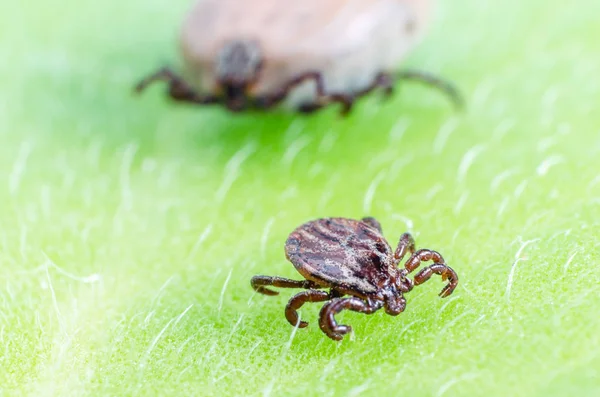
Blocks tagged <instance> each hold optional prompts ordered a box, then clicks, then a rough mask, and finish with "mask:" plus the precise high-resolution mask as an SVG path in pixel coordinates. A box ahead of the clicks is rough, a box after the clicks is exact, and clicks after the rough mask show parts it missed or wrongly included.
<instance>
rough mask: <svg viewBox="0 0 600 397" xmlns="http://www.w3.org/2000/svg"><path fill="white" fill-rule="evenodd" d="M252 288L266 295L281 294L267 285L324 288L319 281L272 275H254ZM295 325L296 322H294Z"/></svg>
mask: <svg viewBox="0 0 600 397" xmlns="http://www.w3.org/2000/svg"><path fill="white" fill-rule="evenodd" d="M250 284H251V285H252V288H254V290H255V291H256V292H260V293H261V294H265V295H270V296H273V295H279V292H277V291H273V290H272V289H269V288H265V286H268V285H272V286H273V287H279V288H304V289H316V288H323V287H321V286H320V285H318V284H317V283H315V282H313V281H309V280H302V281H298V280H290V279H289V278H283V277H276V276H275V277H272V276H254V277H252V279H251V280H250ZM294 325H295V324H294Z"/></svg>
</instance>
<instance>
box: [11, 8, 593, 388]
mask: <svg viewBox="0 0 600 397" xmlns="http://www.w3.org/2000/svg"><path fill="white" fill-rule="evenodd" d="M22 3H24V2H19V3H17V2H14V1H5V2H2V4H1V5H0V15H2V17H0V18H1V19H2V23H0V41H1V42H0V84H1V90H0V139H1V144H0V202H1V203H2V204H1V206H0V394H6V395H11V396H12V395H30V396H45V395H54V396H70V395H77V396H83V395H153V394H157V395H172V396H180V395H271V396H277V395H317V394H318V395H332V396H338V395H339V396H341V395H344V396H348V395H365V394H369V395H376V394H377V393H380V394H383V393H385V395H411V396H467V395H468V396H481V395H485V396H563V395H577V396H597V395H599V394H600V380H599V379H598V375H599V374H598V372H599V370H600V316H599V315H598V310H599V306H598V303H599V300H600V298H599V295H600V285H599V281H600V276H599V271H598V270H599V269H600V267H599V262H598V261H599V259H600V258H599V255H598V246H599V240H598V236H599V235H600V233H599V232H598V226H599V222H598V219H599V217H600V201H599V200H598V197H599V195H600V177H599V173H598V170H599V167H598V165H599V161H598V158H599V155H600V138H599V133H600V122H599V121H600V117H599V116H598V108H599V105H600V55H599V54H598V39H597V38H598V37H600V25H599V24H598V23H597V21H598V15H600V3H599V2H598V1H595V0H580V1H576V2H572V3H567V2H559V1H541V0H530V1H526V2H524V1H520V0H509V1H495V2H488V1H485V2H482V1H479V0H453V1H450V0H446V1H443V2H442V4H441V6H440V8H439V10H438V13H437V18H436V23H435V24H434V26H433V28H432V30H431V32H430V34H429V35H428V37H427V39H426V40H425V41H424V42H423V43H422V45H421V46H419V48H418V49H417V50H416V51H415V52H414V53H413V54H412V55H411V57H410V58H409V59H407V61H406V65H407V66H411V67H414V68H420V69H425V70H429V71H432V72H436V73H440V74H442V75H443V76H445V77H447V78H450V79H451V80H453V81H454V82H455V83H456V84H457V85H459V86H460V87H461V89H462V90H463V92H464V93H465V96H466V98H467V101H468V108H467V110H466V111H465V112H463V113H457V112H454V111H453V110H452V109H451V107H450V106H449V104H448V102H447V101H446V99H445V98H444V97H443V96H442V95H440V94H439V93H438V92H436V91H435V90H431V89H427V88H424V87H422V86H420V85H419V84H408V83H407V84H405V85H403V86H402V89H401V90H398V92H397V94H396V95H395V96H394V98H393V99H392V100H390V101H387V102H383V101H381V99H380V98H379V97H378V95H374V96H372V97H370V98H368V99H366V100H365V101H361V102H360V104H359V106H357V107H356V109H355V111H354V112H353V113H352V115H351V116H350V117H348V118H346V119H343V118H340V117H338V116H337V114H336V112H335V109H331V110H328V111H325V112H323V113H320V114H318V115H316V116H314V117H299V116H295V115H286V114H281V113H279V114H270V115H260V114H244V115H239V116H235V117H233V116H231V115H229V114H227V113H226V112H224V111H222V110H220V109H214V108H205V109H198V108H191V107H187V106H174V105H173V104H171V103H169V102H168V101H167V100H166V99H165V98H164V95H163V94H162V92H163V88H161V87H155V88H153V89H151V90H149V91H147V92H146V93H145V95H144V96H142V97H139V98H136V97H132V96H131V95H130V90H131V87H132V85H133V84H134V83H135V82H136V80H137V79H138V78H140V77H141V76H143V75H144V74H146V73H148V72H150V71H152V70H153V69H155V68H156V67H158V66H160V65H162V64H163V63H172V64H177V62H178V61H177V59H178V58H177V56H178V55H177V47H176V46H175V45H174V44H175V40H176V35H177V28H178V26H179V23H180V21H181V18H182V17H183V15H184V13H185V12H186V11H187V9H188V7H189V3H188V2H187V1H183V0H179V1H177V2H176V4H175V5H173V4H170V3H171V2H168V1H151V2H149V1H144V2H142V1H136V0H133V1H126V2H125V1H122V2H97V1H91V0H81V1H72V0H71V1H57V0H48V1H44V2H42V1H34V2H30V3H29V5H25V4H22ZM364 215H374V216H376V217H378V218H379V220H380V221H381V222H382V224H383V228H384V232H385V234H386V236H387V237H388V238H389V239H390V242H391V244H393V245H395V243H396V241H397V239H398V236H399V235H400V234H401V233H402V232H404V231H406V230H410V231H412V232H413V233H414V234H415V236H416V238H417V245H418V246H419V247H428V248H432V249H436V250H439V251H440V252H441V253H442V254H443V255H444V256H445V258H446V259H447V261H448V262H449V263H450V265H451V266H453V267H454V269H456V271H457V272H458V274H459V277H460V280H461V282H460V285H459V288H458V289H457V290H456V292H455V293H454V294H453V295H452V296H451V297H450V298H448V299H445V300H442V299H439V298H438V297H437V293H438V292H439V289H440V288H441V287H442V285H443V284H442V282H441V281H440V280H439V279H435V280H432V281H431V282H429V283H427V284H426V285H424V286H422V287H420V288H417V289H415V290H414V291H413V292H411V293H410V294H409V295H407V299H408V307H407V310H406V312H405V313H403V314H402V315H400V316H399V317H390V316H387V315H385V313H383V312H381V313H377V314H375V315H372V316H365V315H361V314H357V313H344V314H341V315H340V316H339V319H340V321H341V322H343V323H346V324H351V325H352V326H353V327H354V331H355V333H354V335H353V336H352V337H348V338H346V339H344V340H343V341H342V342H341V343H335V342H333V341H331V340H329V339H328V338H326V337H325V336H324V335H323V334H322V333H321V331H320V330H319V328H318V327H317V326H316V319H317V315H318V310H319V308H320V305H319V304H314V305H307V306H306V307H305V308H304V309H303V310H302V313H301V314H302V317H303V318H305V319H308V320H309V321H310V322H311V323H312V324H311V325H310V326H309V327H308V328H307V329H303V330H298V332H296V333H295V335H294V332H293V328H292V327H290V326H289V325H288V324H287V322H286V321H285V318H284V317H283V308H284V305H285V303H286V301H287V298H288V297H289V296H291V295H292V293H293V292H294V291H284V292H283V293H282V294H281V295H280V296H279V297H264V296H259V295H254V294H253V291H252V290H251V288H250V286H249V279H250V277H251V276H252V275H255V274H268V275H281V276H288V277H293V278H298V275H297V274H296V273H295V270H294V269H293V267H292V266H291V265H290V264H289V263H288V262H286V260H285V258H284V253H283V243H284V241H285V238H286V237H287V234H288V233H289V232H290V231H291V230H292V229H293V228H295V227H296V226H298V225H299V224H301V223H302V222H305V221H307V220H310V219H313V218H316V217H320V216H346V217H362V216H364Z"/></svg>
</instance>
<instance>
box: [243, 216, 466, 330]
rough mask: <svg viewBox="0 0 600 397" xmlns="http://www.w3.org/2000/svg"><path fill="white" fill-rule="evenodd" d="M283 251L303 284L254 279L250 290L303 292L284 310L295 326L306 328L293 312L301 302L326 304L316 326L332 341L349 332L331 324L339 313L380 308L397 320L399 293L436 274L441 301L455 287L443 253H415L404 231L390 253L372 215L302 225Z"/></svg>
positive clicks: (345, 327)
mask: <svg viewBox="0 0 600 397" xmlns="http://www.w3.org/2000/svg"><path fill="white" fill-rule="evenodd" d="M285 253H286V257H287V259H288V260H289V261H290V262H292V264H293V265H294V267H295V268H296V270H297V271H298V272H299V273H300V274H301V275H302V276H303V277H304V279H305V280H302V281H298V280H290V279H286V278H282V277H271V276H254V277H252V280H251V285H252V287H253V288H254V289H255V290H256V291H257V292H260V293H262V294H265V295H278V294H279V293H278V292H276V291H274V290H272V289H269V288H266V287H267V286H274V287H279V288H303V289H306V291H303V292H300V293H298V294H296V295H294V296H293V297H292V298H291V299H290V300H289V302H288V304H287V306H286V308H285V317H286V319H287V320H288V322H289V323H290V324H291V325H293V326H298V327H299V328H304V327H306V326H308V323H307V322H306V321H299V317H298V312H297V311H298V309H300V308H301V307H302V305H303V304H304V303H306V302H327V303H325V305H324V306H323V308H322V309H321V312H320V315H319V326H320V328H321V330H322V331H323V332H324V333H325V334H326V335H327V336H328V337H330V338H331V339H334V340H341V339H342V338H343V337H344V335H345V334H347V333H349V332H351V331H352V328H351V327H350V326H349V325H340V324H338V323H337V321H336V320H335V315H336V314H338V313H340V312H341V311H342V310H351V311H355V312H360V313H365V314H372V313H375V312H376V311H377V310H379V309H381V308H384V309H385V312H386V313H387V314H389V315H392V316H397V315H398V314H400V313H402V312H403V311H404V309H405V308H406V300H405V299H404V294H405V293H407V292H410V291H411V290H412V289H413V288H414V286H416V285H421V284H423V283H424V282H425V281H427V280H429V279H430V278H431V276H432V275H434V274H439V275H440V276H441V277H442V280H447V281H448V283H447V284H446V286H445V287H444V288H443V289H442V291H441V292H440V294H439V295H440V296H441V297H442V298H445V297H447V296H449V295H450V294H452V292H453V291H454V289H455V288H456V286H457V284H458V276H457V275H456V272H455V271H454V270H452V268H451V267H449V266H448V265H447V264H446V262H445V261H444V258H443V257H442V255H440V254H439V253H438V252H436V251H432V250H429V249H420V250H418V251H415V241H414V239H413V237H412V236H411V235H410V234H409V233H404V234H403V235H402V236H401V237H400V242H399V243H398V247H397V248H396V250H395V251H393V250H392V248H391V247H390V245H389V243H388V242H387V241H386V239H385V238H384V237H383V233H382V230H381V225H380V223H379V222H378V221H377V220H376V219H374V218H371V217H367V218H363V219H361V220H355V219H347V218H324V219H317V220H314V221H310V222H307V223H305V224H303V225H301V226H300V227H298V228H297V229H296V230H294V231H293V232H292V233H291V234H290V236H289V237H288V239H287V241H286V243H285ZM407 253H410V257H409V258H408V259H407V260H406V262H405V263H404V267H403V268H400V267H399V266H398V265H399V264H400V262H401V261H402V259H403V258H404V256H405V255H406V254H407ZM427 261H432V262H433V264H431V265H429V266H427V267H425V268H423V269H421V270H420V271H419V272H418V273H417V274H416V275H415V276H414V279H413V280H411V279H410V278H408V275H409V274H410V273H411V272H413V271H414V270H416V269H417V268H418V267H419V265H421V263H422V262H427ZM321 289H329V292H326V291H322V290H321Z"/></svg>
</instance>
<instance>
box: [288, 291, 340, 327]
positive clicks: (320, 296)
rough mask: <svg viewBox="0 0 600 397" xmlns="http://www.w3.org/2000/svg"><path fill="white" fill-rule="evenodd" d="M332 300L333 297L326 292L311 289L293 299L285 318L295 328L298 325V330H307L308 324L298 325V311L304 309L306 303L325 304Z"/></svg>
mask: <svg viewBox="0 0 600 397" xmlns="http://www.w3.org/2000/svg"><path fill="white" fill-rule="evenodd" d="M329 299H331V295H330V294H328V293H327V292H325V291H318V290H314V289H310V290H308V291H303V292H300V293H298V294H296V295H294V296H293V297H292V299H290V301H289V302H288V304H287V306H286V307H285V318H287V320H288V321H289V323H290V324H292V325H293V326H294V327H295V326H296V325H298V328H305V327H307V326H308V322H306V321H300V322H299V323H298V309H300V308H301V307H302V305H304V304H305V303H306V302H325V301H328V300H329Z"/></svg>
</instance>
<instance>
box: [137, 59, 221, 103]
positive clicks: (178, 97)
mask: <svg viewBox="0 0 600 397" xmlns="http://www.w3.org/2000/svg"><path fill="white" fill-rule="evenodd" d="M155 81H165V82H167V83H168V84H169V95H170V96H171V98H172V99H173V100H175V101H179V102H191V103H195V104H198V105H205V104H213V103H218V102H219V101H220V98H219V97H217V96H215V95H200V94H198V93H197V92H196V91H195V90H194V89H193V88H192V87H190V86H189V85H188V84H187V83H186V82H185V81H183V79H181V78H180V77H178V76H177V75H176V74H175V73H173V72H172V71H171V70H170V69H169V68H166V67H165V68H162V69H160V70H158V71H157V72H155V73H153V74H151V75H149V76H148V77H146V78H144V79H143V80H142V81H140V82H139V83H138V84H137V85H136V86H135V92H137V93H140V92H142V91H143V90H145V89H146V88H147V87H148V86H149V85H150V84H152V83H154V82H155Z"/></svg>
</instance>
